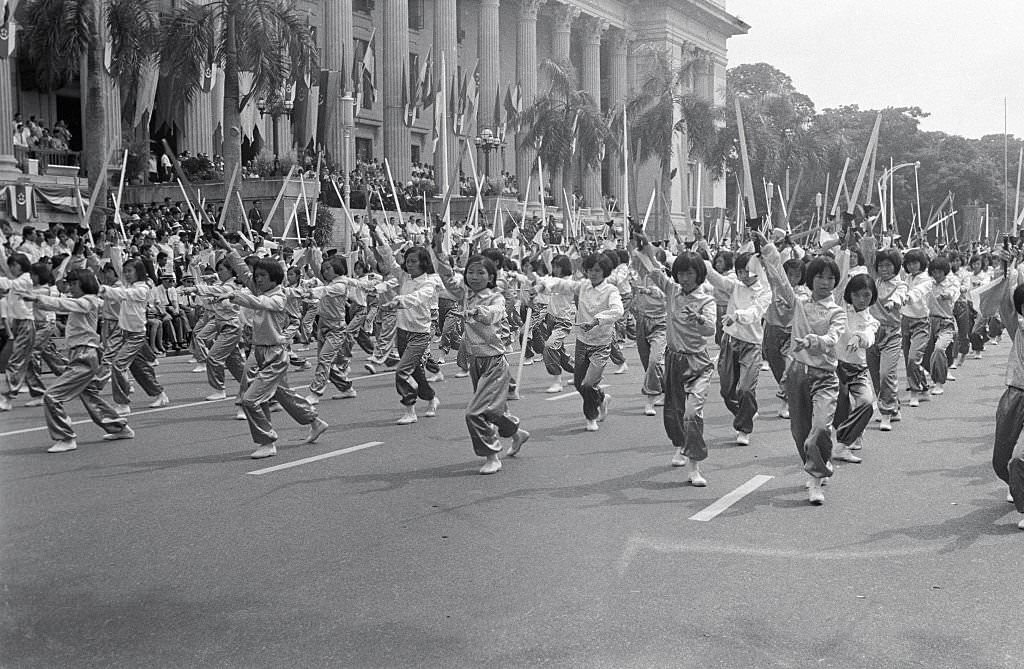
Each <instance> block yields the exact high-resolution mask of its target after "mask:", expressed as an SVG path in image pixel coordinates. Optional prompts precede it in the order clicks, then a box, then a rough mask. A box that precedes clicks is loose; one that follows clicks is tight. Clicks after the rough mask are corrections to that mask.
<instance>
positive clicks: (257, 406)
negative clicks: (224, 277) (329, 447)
mask: <svg viewBox="0 0 1024 669" xmlns="http://www.w3.org/2000/svg"><path fill="white" fill-rule="evenodd" d="M252 280H253V284H254V287H255V288H256V292H257V293H258V294H254V295H249V294H247V293H243V292H241V291H236V292H234V293H232V294H231V296H230V297H229V299H230V300H231V302H232V303H234V304H236V305H238V306H240V307H247V308H249V309H252V310H253V314H254V316H253V334H252V341H253V358H254V359H253V362H252V363H251V366H250V369H249V370H247V378H248V379H250V381H249V384H248V386H247V387H246V389H245V390H244V391H243V392H242V399H241V403H242V410H243V411H244V412H245V418H246V420H247V421H248V422H249V432H250V433H251V434H252V439H253V441H254V442H256V445H257V449H256V450H255V451H253V452H252V455H251V456H250V457H252V458H269V457H271V456H273V455H277V431H276V430H274V426H273V424H272V423H271V421H270V402H271V401H272V400H273V401H277V402H278V403H280V405H281V406H282V407H283V408H284V410H285V411H287V412H288V415H289V416H291V417H292V419H293V420H294V421H295V422H297V423H299V424H300V425H308V426H309V434H308V435H307V436H306V438H305V439H304V440H303V443H306V444H312V443H314V442H315V441H316V440H317V439H318V438H319V437H320V435H322V434H323V433H324V432H325V431H326V430H327V427H328V425H327V423H326V422H325V421H324V420H322V419H321V418H319V417H318V416H317V413H316V409H315V408H314V407H313V406H312V405H310V404H309V402H307V401H306V400H304V399H303V398H302V396H301V395H299V394H298V393H296V392H295V391H294V390H292V389H291V388H289V386H288V342H287V341H286V339H285V334H284V331H285V329H286V328H287V327H288V320H289V316H288V309H287V305H286V302H287V298H286V297H285V294H284V291H283V290H282V289H281V282H282V281H284V268H283V267H282V266H281V263H279V262H278V261H276V260H273V259H271V258H262V259H260V260H259V261H257V262H256V266H255V269H254V271H253V278H252Z"/></svg>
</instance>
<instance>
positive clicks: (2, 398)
mask: <svg viewBox="0 0 1024 669" xmlns="http://www.w3.org/2000/svg"><path fill="white" fill-rule="evenodd" d="M10 410H11V400H10V398H9V397H7V396H6V395H0V411H10Z"/></svg>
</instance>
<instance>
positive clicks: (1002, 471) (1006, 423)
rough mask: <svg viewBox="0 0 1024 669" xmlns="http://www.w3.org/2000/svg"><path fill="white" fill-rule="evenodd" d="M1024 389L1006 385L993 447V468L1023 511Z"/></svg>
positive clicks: (1020, 511) (1018, 509) (1016, 504)
mask: <svg viewBox="0 0 1024 669" xmlns="http://www.w3.org/2000/svg"><path fill="white" fill-rule="evenodd" d="M1022 429H1024V390H1022V389H1021V388H1016V387H1014V386H1007V387H1006V390H1005V391H1003V395H1002V397H1000V398H999V406H998V407H997V408H996V435H995V443H994V444H993V447H992V469H994V470H995V472H996V476H998V477H999V478H1000V479H1002V480H1003V481H1005V482H1006V483H1007V484H1008V485H1009V486H1010V494H1011V495H1012V496H1013V504H1014V506H1015V507H1016V508H1017V511H1018V512H1019V513H1024V442H1021V441H1020V433H1021V430H1022Z"/></svg>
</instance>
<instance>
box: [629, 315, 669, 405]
mask: <svg viewBox="0 0 1024 669" xmlns="http://www.w3.org/2000/svg"><path fill="white" fill-rule="evenodd" d="M665 321H666V316H665V315H664V314H662V315H661V316H648V315H646V314H638V315H637V317H636V352H637V353H638V354H639V355H640V363H641V364H642V365H643V366H644V370H645V373H644V384H643V387H642V388H641V389H640V392H642V393H643V394H644V395H660V394H661V393H662V377H663V376H664V375H665V346H666V344H667V341H666V330H665Z"/></svg>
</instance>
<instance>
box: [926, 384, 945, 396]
mask: <svg viewBox="0 0 1024 669" xmlns="http://www.w3.org/2000/svg"><path fill="white" fill-rule="evenodd" d="M928 392H929V393H930V394H932V395H942V394H943V393H945V392H946V390H945V389H944V388H943V387H942V384H941V383H936V384H935V386H934V387H932V389H931V390H930V391H928Z"/></svg>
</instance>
